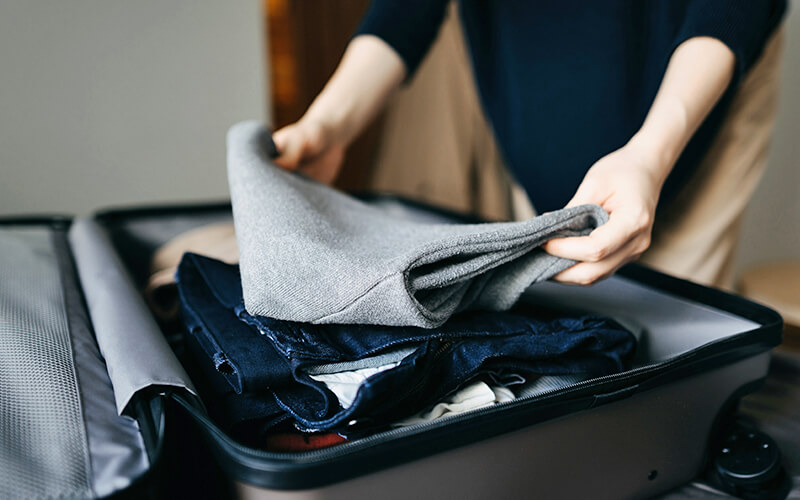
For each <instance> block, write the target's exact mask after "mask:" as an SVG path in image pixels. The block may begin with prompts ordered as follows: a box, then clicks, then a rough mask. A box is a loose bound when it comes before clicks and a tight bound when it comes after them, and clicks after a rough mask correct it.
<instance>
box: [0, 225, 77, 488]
mask: <svg viewBox="0 0 800 500" xmlns="http://www.w3.org/2000/svg"><path fill="white" fill-rule="evenodd" d="M51 237H52V234H51V231H50V230H48V229H42V228H24V227H14V228H8V229H1V230H0V257H1V258H0V498H55V497H58V498H73V497H77V498H84V497H89V496H91V495H92V492H91V489H90V487H89V484H88V479H87V477H88V472H87V467H88V465H87V463H88V462H87V460H88V449H87V441H86V431H85V428H84V424H83V418H82V412H81V404H80V398H79V394H78V385H77V380H76V375H75V367H74V364H73V357H72V347H71V344H70V338H69V327H68V323H67V317H66V312H65V310H64V300H63V297H62V289H61V280H60V276H59V270H58V264H57V260H56V255H55V251H54V249H53V244H52V241H51Z"/></svg>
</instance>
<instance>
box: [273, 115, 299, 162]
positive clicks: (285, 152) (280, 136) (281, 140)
mask: <svg viewBox="0 0 800 500" xmlns="http://www.w3.org/2000/svg"><path fill="white" fill-rule="evenodd" d="M272 140H273V141H274V142H275V147H276V148H277V149H278V157H277V158H275V160H274V162H275V164H276V165H278V166H279V167H283V168H285V169H287V170H295V169H297V167H298V166H299V165H300V161H301V159H302V158H303V151H304V149H305V144H304V143H305V138H304V134H303V133H302V131H300V130H299V129H298V127H297V126H296V125H289V126H287V127H283V128H282V129H280V130H278V131H277V132H275V133H274V134H272Z"/></svg>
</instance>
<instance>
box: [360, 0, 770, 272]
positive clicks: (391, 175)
mask: <svg viewBox="0 0 800 500" xmlns="http://www.w3.org/2000/svg"><path fill="white" fill-rule="evenodd" d="M782 42H783V36H782V30H779V31H778V32H776V34H775V35H774V36H773V37H772V39H771V40H770V41H769V42H768V44H767V46H766V47H765V49H764V52H763V55H762V56H761V58H760V59H759V61H758V62H757V63H756V64H755V65H754V67H753V68H751V70H750V71H749V72H748V74H747V75H746V77H745V79H744V80H743V82H742V84H741V86H740V87H739V89H738V90H737V93H736V95H735V96H734V99H733V101H732V103H731V108H730V111H729V113H728V117H727V119H726V121H725V123H724V124H723V126H722V128H721V129H720V131H719V134H718V136H717V138H716V139H715V140H714V142H713V143H712V145H711V148H710V149H709V151H708V153H707V154H706V156H705V158H704V159H703V161H702V163H701V165H700V166H699V168H698V170H697V172H696V173H695V174H694V176H693V177H692V178H691V180H690V182H689V184H687V186H686V187H685V188H684V189H683V190H682V191H681V192H680V193H679V195H678V197H677V198H676V200H675V203H673V204H672V206H671V207H670V209H668V210H666V211H664V213H661V214H659V216H658V218H657V220H656V222H655V225H654V229H653V243H652V245H651V247H650V249H649V250H648V251H647V252H646V253H645V254H644V255H643V256H642V259H641V261H642V262H644V263H646V264H648V265H650V266H652V267H655V268H657V269H660V270H663V271H665V272H668V273H670V274H673V275H676V276H681V277H686V278H689V279H692V280H693V281H697V282H701V283H706V284H711V285H716V286H721V287H729V286H730V285H731V284H732V279H733V276H732V264H733V257H734V251H735V248H736V244H737V241H738V237H739V229H740V225H741V221H742V215H743V213H744V209H745V207H746V205H747V202H748V201H749V200H750V197H751V196H752V194H753V191H754V190H755V188H756V186H757V185H758V182H759V180H760V179H761V175H762V173H763V171H764V168H765V166H766V157H767V149H768V146H769V140H770V136H771V134H772V129H773V126H774V123H775V115H776V111H777V94H778V73H779V66H780V65H779V63H780V54H781V51H782V46H783V43H782ZM368 187H369V188H370V189H372V190H376V191H380V192H388V193H394V194H399V195H403V196H407V197H411V198H415V199H418V200H421V201H424V202H427V203H431V204H434V205H438V206H442V207H445V208H450V209H453V210H457V211H461V212H469V213H474V214H477V215H480V216H482V217H484V218H486V219H489V220H512V219H517V220H521V219H525V218H527V217H530V216H532V215H533V214H534V213H533V209H532V207H531V204H530V202H529V201H528V199H527V196H526V195H525V192H524V190H522V189H521V188H520V187H519V186H518V185H517V184H516V182H514V180H513V178H512V176H511V175H510V174H509V172H508V170H507V169H506V167H505V165H504V164H503V160H502V158H501V156H500V152H499V150H498V148H497V145H496V144H495V142H494V138H493V136H492V132H491V130H490V128H489V126H488V125H487V123H486V119H485V117H484V115H483V112H482V110H481V106H480V103H479V100H478V95H477V91H476V89H475V85H474V79H473V77H472V74H471V70H470V67H469V60H468V58H467V54H466V50H465V46H464V41H463V35H462V33H461V28H460V25H459V22H458V15H457V13H456V11H455V9H454V8H452V6H451V9H450V12H449V15H448V18H447V20H446V21H445V23H444V25H443V26H442V30H441V32H440V33H439V37H438V39H437V41H436V42H435V44H434V46H433V47H432V49H431V52H430V53H429V55H428V57H427V58H426V59H425V61H424V62H423V64H422V65H421V66H420V68H419V71H418V73H417V74H416V76H415V77H414V80H413V81H412V82H411V84H410V85H409V86H408V87H407V88H405V89H404V90H402V91H401V92H400V93H398V95H397V96H396V97H395V99H394V100H393V102H392V103H391V104H390V107H389V110H388V112H387V115H386V119H385V122H384V129H383V132H382V137H381V138H380V140H379V145H378V152H377V159H376V162H375V167H374V170H373V171H372V173H371V177H370V179H369V181H368Z"/></svg>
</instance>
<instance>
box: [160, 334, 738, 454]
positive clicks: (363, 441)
mask: <svg viewBox="0 0 800 500" xmlns="http://www.w3.org/2000/svg"><path fill="white" fill-rule="evenodd" d="M747 333H749V332H743V333H742V334H740V335H735V336H733V337H728V338H725V339H721V340H719V341H716V342H712V343H710V344H708V345H706V346H704V347H708V346H709V345H724V344H728V343H732V342H736V341H737V340H738V339H739V337H740V336H741V335H745V334H747ZM704 350H705V349H702V348H700V349H699V350H693V351H689V352H685V353H683V354H680V355H678V356H676V357H674V358H671V359H668V360H665V361H660V362H657V363H655V364H651V365H646V366H641V367H638V368H634V369H632V370H627V371H624V372H621V373H616V374H613V375H605V376H602V377H596V378H592V379H589V380H584V381H581V382H578V383H575V384H571V385H568V386H566V387H562V388H559V389H551V390H549V391H545V392H542V393H538V394H533V395H530V396H525V397H521V398H516V399H513V400H511V401H506V402H504V403H498V404H496V405H492V406H491V407H487V408H481V409H477V410H473V411H469V412H466V413H462V414H459V415H454V416H452V417H447V418H443V419H438V420H433V421H430V422H424V423H420V424H416V425H412V426H408V427H403V428H399V429H392V430H388V431H384V432H380V433H378V434H374V435H372V436H367V437H364V438H360V439H358V440H357V441H352V442H348V443H344V444H341V445H338V446H335V447H331V448H325V449H321V450H314V451H307V452H302V453H278V452H270V451H264V450H258V449H254V448H250V447H247V446H244V445H242V444H240V443H238V442H236V441H234V440H233V439H231V438H230V437H228V436H227V435H226V434H225V433H224V432H222V431H221V430H219V429H218V428H217V427H216V426H215V425H213V423H212V422H211V421H210V420H209V419H208V418H207V417H206V416H205V415H202V414H200V415H198V416H199V418H201V419H203V420H206V421H207V424H210V425H206V427H207V428H208V430H209V431H210V432H212V433H213V434H215V435H217V436H219V438H220V441H221V443H220V445H221V446H222V447H223V448H227V449H228V450H233V451H234V452H236V453H238V454H240V455H242V456H243V457H246V458H254V459H273V460H286V459H290V460H292V461H293V462H311V461H314V460H325V459H334V458H337V457H339V456H342V455H347V454H349V453H352V452H355V451H358V450H360V449H362V448H366V447H369V446H370V445H371V444H372V443H375V442H380V441H384V440H387V439H390V438H393V437H396V436H402V435H404V434H413V433H416V432H421V431H424V430H426V429H429V428H436V427H441V426H447V425H452V424H455V423H458V422H461V421H464V420H468V419H472V418H476V417H478V416H480V415H485V414H487V413H491V412H495V411H497V409H498V408H512V407H517V406H524V405H526V404H529V403H531V402H532V401H536V400H540V399H546V398H548V397H550V396H553V395H554V394H556V393H560V394H561V395H566V394H570V393H572V392H576V391H578V390H580V389H582V388H583V387H587V386H589V385H594V384H598V383H603V382H607V381H611V380H618V381H624V380H627V379H631V378H635V377H638V376H640V375H643V374H648V373H652V372H659V371H663V370H666V369H668V368H669V367H672V366H674V365H677V364H680V363H683V362H685V361H690V360H691V359H693V358H697V357H699V356H700V354H702V353H703V351H704ZM176 397H177V398H178V400H179V401H180V402H181V403H182V404H183V405H184V406H186V407H188V408H189V409H190V411H192V412H195V413H196V412H197V410H196V409H195V408H193V406H192V405H191V403H189V402H187V401H186V400H184V399H183V398H182V397H181V396H180V395H176Z"/></svg>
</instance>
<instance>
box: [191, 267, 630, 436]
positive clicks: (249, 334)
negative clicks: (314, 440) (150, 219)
mask: <svg viewBox="0 0 800 500" xmlns="http://www.w3.org/2000/svg"><path fill="white" fill-rule="evenodd" d="M177 282H178V291H179V295H180V299H181V304H182V309H183V313H184V321H185V322H186V325H187V330H188V332H189V333H190V335H191V336H192V337H193V339H194V340H195V341H196V343H197V345H199V346H201V347H202V351H203V352H204V354H205V356H207V358H208V360H207V361H206V363H207V364H208V365H213V367H214V369H215V370H216V372H217V373H218V374H219V376H220V377H221V378H224V379H225V380H226V381H227V382H228V383H229V384H230V386H231V387H232V388H233V389H234V390H235V391H236V392H237V393H240V394H241V393H249V392H258V393H263V392H265V391H269V392H270V393H272V395H273V396H274V398H275V401H276V402H277V404H278V405H279V406H280V407H281V408H283V409H284V410H285V411H286V412H288V413H289V414H290V415H291V416H292V417H293V418H294V419H295V420H296V422H297V423H298V424H299V426H300V427H302V428H306V429H310V430H340V429H346V428H353V427H354V426H358V427H364V426H373V425H382V424H387V423H391V422H393V421H396V420H398V419H399V418H402V417H405V416H408V415H409V414H413V413H415V412H417V411H419V410H421V409H423V408H424V407H425V406H427V405H429V404H432V403H435V402H436V401H438V400H440V399H442V398H443V397H444V396H445V395H447V394H448V393H449V392H451V391H453V390H455V389H456V388H458V387H459V386H460V385H462V384H463V383H465V382H467V381H468V380H470V379H472V378H474V377H475V376H477V375H478V374H480V373H483V372H487V371H502V370H508V371H512V372H515V373H520V374H523V375H565V374H584V375H587V376H601V375H607V374H610V373H615V372H619V371H621V370H624V369H625V368H626V366H627V365H628V363H629V362H630V359H631V357H632V355H633V352H634V349H635V344H636V340H635V338H634V336H633V335H632V334H631V333H630V332H628V331H627V330H625V329H624V328H623V327H622V326H620V325H619V324H617V323H616V322H615V321H613V320H611V319H609V318H605V317H600V316H582V317H560V318H556V319H547V320H540V319H537V318H536V317H534V316H532V315H530V314H525V313H522V312H519V311H517V312H468V313H463V314H460V315H456V316H454V317H452V318H451V319H450V320H449V321H448V322H447V323H445V324H444V325H442V326H441V327H438V328H434V329H424V328H417V327H386V326H376V325H333V324H331V325H312V324H307V323H296V322H289V321H282V320H275V319H271V318H266V317H254V316H251V315H249V314H248V313H247V311H246V310H245V309H244V305H243V299H242V291H241V281H240V276H239V272H238V267H237V266H233V265H228V264H225V263H222V262H219V261H216V260H213V259H209V258H206V257H202V256H198V255H194V254H186V255H185V256H184V258H183V260H182V262H181V264H180V266H179V267H178V272H177ZM320 293H324V291H320ZM376 359H377V360H380V362H381V363H385V362H386V361H387V360H394V361H397V362H399V364H398V365H397V366H396V367H394V368H392V369H389V370H386V371H383V372H380V373H378V374H377V375H374V376H372V377H370V378H369V379H368V380H367V381H365V382H364V383H363V384H362V386H361V387H360V389H359V391H358V394H357V396H356V399H355V401H354V402H353V404H352V405H351V406H350V407H349V408H341V407H340V405H339V402H338V399H337V398H336V396H335V395H334V394H333V393H332V392H330V391H329V390H328V389H327V388H326V387H325V386H324V384H322V383H320V382H317V381H315V380H313V379H312V378H311V377H309V374H313V373H326V372H328V373H330V372H333V371H345V370H350V369H356V368H361V367H364V366H374V365H375V363H377V362H378V361H375V360H376ZM208 361H210V363H209V362H208ZM370 363H373V364H370Z"/></svg>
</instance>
